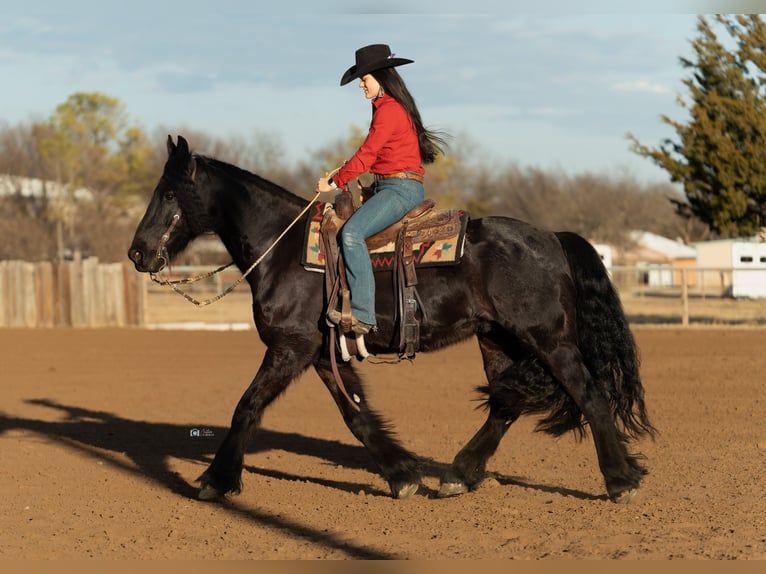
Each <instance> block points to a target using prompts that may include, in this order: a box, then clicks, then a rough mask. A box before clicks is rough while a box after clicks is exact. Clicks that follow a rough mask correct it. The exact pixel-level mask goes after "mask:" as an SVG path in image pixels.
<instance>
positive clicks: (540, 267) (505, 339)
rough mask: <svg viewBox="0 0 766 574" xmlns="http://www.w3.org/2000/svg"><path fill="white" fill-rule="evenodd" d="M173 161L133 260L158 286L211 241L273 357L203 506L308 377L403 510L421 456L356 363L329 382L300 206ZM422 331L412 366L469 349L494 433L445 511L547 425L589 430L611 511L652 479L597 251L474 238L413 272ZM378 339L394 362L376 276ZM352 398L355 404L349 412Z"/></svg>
mask: <svg viewBox="0 0 766 574" xmlns="http://www.w3.org/2000/svg"><path fill="white" fill-rule="evenodd" d="M167 147H168V160H167V162H166V164H165V168H164V171H163V174H162V176H161V178H160V180H159V183H158V184H157V187H156V189H155V190H154V194H153V196H152V198H151V201H150V203H149V205H148V208H147V210H146V213H145V214H144V217H143V219H142V220H141V222H140V224H139V225H138V228H137V229H136V233H135V237H134V238H133V243H132V245H131V247H130V251H129V257H130V259H131V260H132V261H133V263H134V264H135V267H136V269H137V270H138V271H141V272H150V273H156V272H158V271H159V270H160V269H162V268H163V266H164V265H165V264H166V263H167V262H168V261H170V260H171V259H172V257H173V256H175V255H177V254H178V253H179V252H180V251H181V250H182V249H184V247H186V245H187V244H188V243H189V242H190V241H191V240H192V239H194V238H195V237H197V236H198V235H200V234H202V233H211V232H212V233H215V234H217V235H218V236H219V237H220V239H221V241H222V242H223V244H224V245H225V246H226V248H227V250H228V252H229V254H230V255H231V257H232V259H233V261H234V263H235V264H236V265H237V266H238V267H239V268H240V269H241V270H242V271H243V272H245V271H246V270H248V269H249V268H250V267H251V266H252V265H253V264H254V263H255V262H256V261H257V260H258V259H259V258H262V260H261V261H260V263H259V264H258V265H257V266H256V267H254V268H253V270H252V272H251V273H250V274H249V275H248V276H247V281H248V282H249V285H250V289H251V292H252V300H253V318H254V321H255V326H256V328H257V330H258V333H259V335H260V337H261V339H262V340H263V342H264V343H265V345H266V347H267V350H266V353H265V356H264V359H263V362H262V364H261V366H260V368H259V369H258V372H257V374H256V375H255V378H254V379H253V381H252V383H251V384H250V386H249V387H248V389H247V390H246V391H245V393H244V394H243V396H242V398H241V399H240V401H239V403H238V405H237V407H236V410H235V411H234V415H233V417H232V422H231V428H230V429H229V432H228V434H227V435H226V437H225V438H224V440H223V443H222V444H221V445H220V447H219V449H218V452H217V453H216V456H215V459H214V460H213V462H212V463H211V464H210V466H209V467H208V469H207V470H206V471H205V472H204V473H203V474H202V476H201V477H200V478H199V480H200V481H201V484H202V488H201V490H200V492H199V495H200V497H201V498H205V499H209V498H217V497H220V496H223V495H224V494H226V493H231V492H239V491H240V489H241V486H242V483H241V473H242V464H243V456H244V452H245V448H246V442H247V441H248V440H249V439H250V437H251V436H252V435H253V434H254V432H255V430H256V428H257V427H258V425H259V423H260V420H261V417H262V415H263V412H264V409H265V408H266V407H268V406H269V404H270V403H271V402H272V401H273V400H274V399H275V398H276V397H277V396H279V395H280V394H281V393H282V392H283V391H284V390H285V388H287V386H288V385H289V384H290V383H291V382H292V381H293V380H295V379H296V378H297V377H298V376H299V375H300V374H301V373H303V372H304V371H305V370H306V369H308V368H309V367H312V366H313V367H314V369H315V370H316V372H317V373H318V374H319V376H320V378H321V379H322V381H323V382H324V384H325V385H326V386H327V388H328V389H329V391H330V393H331V394H332V396H333V398H334V399H335V402H336V403H337V405H338V408H339V409H340V411H341V414H342V415H343V419H344V420H345V422H346V424H347V425H348V427H349V429H350V430H351V432H352V433H353V435H354V436H355V437H356V438H357V439H358V440H359V441H361V442H362V444H363V445H364V446H365V447H366V448H367V450H368V451H369V453H370V455H371V456H372V458H373V460H374V462H375V463H376V464H377V466H378V468H379V470H380V473H381V475H382V476H383V477H384V478H385V480H386V481H387V482H388V484H389V487H390V489H391V493H392V495H393V496H394V497H397V498H406V497H408V496H410V495H411V494H413V493H414V492H416V491H417V490H418V487H419V485H420V483H421V476H420V471H419V464H418V460H417V458H416V456H415V455H414V454H413V453H411V452H409V451H408V450H406V449H405V448H404V447H403V446H402V445H401V444H400V443H399V442H398V440H397V439H396V437H395V436H394V435H393V433H392V432H391V431H390V430H389V427H388V425H387V424H386V422H385V421H384V419H383V418H382V417H381V416H380V415H379V414H377V413H376V412H375V411H374V410H373V409H372V408H371V407H370V405H369V404H368V402H367V400H366V398H365V391H364V387H363V385H362V381H361V380H360V377H359V375H358V374H357V373H356V371H355V369H354V366H353V364H352V363H351V362H341V363H340V365H339V372H340V375H341V379H342V381H343V382H344V383H345V387H346V389H347V392H348V395H347V394H345V393H344V392H342V389H341V387H340V385H339V383H338V381H337V379H336V377H335V376H334V375H333V372H332V366H331V360H330V350H329V349H330V348H331V347H330V345H329V340H330V329H329V327H328V326H327V323H326V320H325V309H324V295H323V293H324V290H325V287H324V278H323V276H322V275H321V274H319V273H315V272H309V271H306V270H305V269H304V268H303V267H302V266H301V263H300V249H301V246H302V243H303V239H304V230H305V224H306V219H305V218H306V217H308V216H307V215H304V216H303V217H302V220H301V222H300V223H299V224H296V225H294V226H293V227H292V228H290V231H288V232H287V233H286V234H284V235H283V238H282V239H281V241H279V242H278V243H277V244H276V246H275V247H274V248H273V250H272V251H271V252H269V253H268V254H267V255H266V256H265V257H263V254H264V253H265V252H266V251H267V250H268V249H269V248H270V247H271V246H272V244H273V243H274V241H275V239H276V238H277V237H279V236H280V235H282V234H283V232H284V230H285V229H286V228H288V227H289V226H290V224H291V223H292V222H293V221H294V220H295V218H296V217H297V216H298V214H299V213H301V211H302V210H303V209H304V208H305V207H306V205H307V203H308V202H307V201H306V200H305V199H302V198H300V197H298V196H296V195H294V194H292V193H290V192H288V191H287V190H285V189H283V188H281V187H280V186H278V185H276V184H274V183H271V182H269V181H267V180H265V179H263V178H261V177H259V176H257V175H254V174H252V173H250V172H247V171H245V170H242V169H240V168H238V167H235V166H233V165H229V164H226V163H224V162H221V161H218V160H215V159H212V158H209V157H204V156H200V155H196V154H192V153H191V152H190V150H189V146H188V144H187V142H186V140H185V139H184V138H183V137H180V136H179V137H178V142H177V144H175V143H174V142H173V140H172V138H171V137H170V136H168V142H167ZM418 280H419V284H418V291H419V293H420V298H421V299H422V305H423V307H424V311H425V317H427V320H425V321H424V322H423V324H422V325H421V327H420V350H421V351H433V350H436V349H439V348H443V347H445V346H447V345H451V344H454V343H457V342H459V341H462V340H465V339H467V338H468V337H472V336H475V337H476V338H477V340H478V343H479V347H480V349H481V354H482V358H483V362H484V370H485V372H486V376H487V384H486V385H485V386H483V387H481V388H480V390H481V392H482V393H484V395H485V397H486V399H485V401H484V402H485V405H486V406H487V409H488V413H489V415H488V418H487V420H486V422H485V423H484V424H483V425H482V427H481V428H480V429H479V430H478V432H477V433H476V435H475V436H474V437H473V438H472V439H471V440H470V441H469V442H468V443H467V444H466V446H465V447H463V449H462V450H460V452H458V453H457V455H456V456H455V459H454V461H453V463H452V464H451V466H450V467H449V469H448V470H447V471H446V472H445V474H444V475H443V476H442V478H441V484H440V489H439V493H438V494H439V496H451V495H456V494H462V493H464V492H467V491H468V490H470V489H472V488H474V487H476V486H477V485H478V484H479V482H480V481H481V480H482V478H483V476H484V473H485V468H486V464H487V461H488V459H489V458H490V457H491V456H492V455H493V454H494V452H495V450H496V449H497V446H498V444H499V443H500V440H501V439H502V438H503V435H504V434H505V432H506V431H507V430H508V428H509V426H510V425H511V423H513V422H514V421H515V420H516V419H518V418H519V417H520V416H521V415H523V414H535V415H538V416H539V417H540V421H539V424H538V429H539V430H542V431H545V432H548V433H550V434H552V435H555V436H558V435H561V434H563V433H566V432H567V431H574V432H575V433H576V434H578V435H580V436H583V435H584V432H585V426H586V425H588V426H589V427H590V431H591V433H592V435H593V440H594V443H595V447H596V452H597V455H598V461H599V467H600V469H601V472H602V474H603V476H604V480H605V484H606V490H607V493H608V495H609V497H610V498H611V499H612V500H613V501H615V502H618V503H627V502H630V500H631V499H632V498H633V496H634V495H635V494H636V491H637V489H638V487H639V484H640V481H641V479H642V478H643V476H644V475H645V474H646V472H647V471H646V469H645V468H644V467H643V466H642V465H641V464H640V463H639V459H640V455H632V454H630V453H629V452H628V448H627V445H628V443H629V442H630V441H631V440H634V439H637V438H638V437H640V436H642V435H647V434H648V435H653V433H654V428H653V426H652V424H651V423H650V421H649V418H648V416H647V412H646V407H645V402H644V389H643V386H642V384H641V379H640V376H639V360H638V355H637V350H636V346H635V342H634V339H633V336H632V334H631V331H630V329H629V326H628V324H627V320H626V318H625V315H624V313H623V309H622V305H621V302H620V300H619V298H618V296H617V294H616V292H615V291H614V288H613V287H612V284H611V282H610V279H609V277H608V275H607V273H606V270H605V268H604V266H603V264H602V262H601V259H600V258H599V256H598V254H597V253H596V251H595V250H594V249H593V247H592V246H591V245H590V244H589V243H588V242H587V241H586V240H585V239H583V238H582V237H580V236H579V235H576V234H574V233H569V232H564V233H552V232H549V231H543V230H540V229H537V228H535V227H533V226H532V225H529V224H527V223H524V222H522V221H518V220H515V219H510V218H505V217H486V218H483V219H474V220H471V221H470V222H469V225H468V228H467V231H466V239H465V247H464V252H463V257H462V260H461V262H460V263H459V264H458V265H455V266H449V267H431V268H424V269H421V270H419V272H418ZM376 282H377V289H376V293H377V301H376V303H377V313H378V330H377V331H376V332H372V333H370V334H369V335H367V338H366V340H367V349H368V350H369V351H370V352H372V353H374V354H375V353H378V354H383V353H393V352H396V351H397V349H398V346H397V338H398V329H397V325H396V324H395V305H396V301H395V297H394V293H393V290H392V281H391V276H390V271H386V272H380V273H378V274H377V279H376ZM347 396H353V397H354V401H355V402H356V404H354V403H352V402H350V401H349V400H348V399H347Z"/></svg>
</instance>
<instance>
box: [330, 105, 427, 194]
mask: <svg viewBox="0 0 766 574" xmlns="http://www.w3.org/2000/svg"><path fill="white" fill-rule="evenodd" d="M366 171H369V172H371V173H374V174H381V175H385V174H389V173H397V172H400V171H414V172H415V173H419V174H420V175H423V174H424V173H425V170H424V169H423V166H422V165H421V159H420V145H419V144H418V134H417V131H416V130H415V124H414V123H412V120H411V119H410V116H409V114H408V113H407V112H406V111H405V109H404V108H403V107H402V105H401V104H400V103H399V102H397V101H396V100H395V99H394V98H392V97H391V96H389V95H388V94H383V96H382V97H379V98H376V99H374V100H372V123H371V124H370V131H369V133H368V134H367V138H366V139H365V140H364V143H363V144H362V146H361V147H360V148H359V149H358V150H357V152H356V153H355V154H354V155H353V156H351V159H349V160H348V161H347V162H346V163H345V164H343V167H341V168H340V169H339V170H338V172H337V173H336V174H335V175H333V176H332V180H333V182H334V183H335V184H336V185H337V186H338V187H341V188H343V187H345V186H346V184H347V183H348V182H349V181H351V180H352V179H354V178H355V177H358V176H359V175H361V174H363V173H364V172H366Z"/></svg>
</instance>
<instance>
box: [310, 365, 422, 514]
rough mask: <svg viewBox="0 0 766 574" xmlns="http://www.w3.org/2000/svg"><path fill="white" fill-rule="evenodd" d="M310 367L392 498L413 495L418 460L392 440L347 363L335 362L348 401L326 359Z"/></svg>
mask: <svg viewBox="0 0 766 574" xmlns="http://www.w3.org/2000/svg"><path fill="white" fill-rule="evenodd" d="M314 368H315V369H316V371H317V373H318V374H319V376H320V378H321V379H322V382H324V384H325V386H326V387H327V388H328V390H329V391H330V393H331V394H332V397H333V399H335V402H336V404H337V405H338V408H339V409H340V412H341V414H342V415H343V420H344V421H345V423H346V425H347V426H348V428H349V430H350V431H351V433H352V434H353V435H354V436H355V437H356V438H357V440H359V442H361V443H362V444H363V445H364V446H365V447H366V449H367V452H369V453H370V456H371V457H372V459H373V461H374V462H375V464H376V465H377V466H378V469H379V470H380V474H381V475H382V476H383V478H384V479H385V480H386V482H388V486H389V488H390V489H391V494H392V495H393V497H394V498H398V499H405V498H409V497H410V496H411V495H413V494H415V493H416V492H417V490H418V488H419V487H420V482H421V477H420V465H419V463H418V460H417V458H416V457H415V455H414V454H412V453H411V452H410V451H408V450H407V449H405V448H404V447H403V446H402V445H401V444H400V443H399V441H397V440H396V437H395V436H394V435H393V433H392V432H391V431H390V430H388V426H389V425H387V424H386V422H385V421H384V420H383V418H382V417H381V416H380V415H378V414H377V413H376V412H375V411H373V410H372V409H371V408H370V405H369V404H368V403H367V398H366V397H365V394H364V388H363V386H362V380H361V378H360V377H359V375H358V374H357V373H356V371H355V370H354V368H353V367H352V366H351V365H350V364H348V363H342V364H339V365H338V370H339V373H340V375H341V378H342V380H343V385H344V387H345V388H346V391H347V393H348V396H349V397H350V400H349V398H347V397H346V396H345V395H344V394H343V392H342V391H341V390H340V387H339V386H338V382H337V381H336V379H335V376H334V375H333V372H332V368H331V365H330V361H329V359H328V358H323V359H321V360H320V361H318V362H317V363H315V365H314ZM352 402H353V404H352Z"/></svg>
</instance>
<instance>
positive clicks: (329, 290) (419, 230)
mask: <svg viewBox="0 0 766 574" xmlns="http://www.w3.org/2000/svg"><path fill="white" fill-rule="evenodd" d="M365 191H367V190H366V189H364V190H363V192H365ZM434 205H435V203H434V201H433V200H432V199H426V200H425V201H423V202H422V203H420V204H419V205H417V206H415V207H414V208H413V209H412V210H410V211H409V213H407V214H406V215H405V216H404V217H403V218H402V219H401V220H399V221H398V222H396V223H394V224H393V225H391V226H389V227H387V228H386V229H384V230H382V231H380V232H379V233H377V234H375V235H373V236H371V237H369V238H368V239H367V248H368V249H369V250H374V249H377V248H379V247H382V246H385V245H388V244H390V243H393V244H394V245H395V252H394V269H393V279H394V281H393V283H394V284H393V289H394V293H395V296H396V301H397V305H396V316H395V317H394V321H395V323H396V322H398V325H399V354H400V358H410V359H411V358H413V357H414V356H415V353H416V352H417V351H418V350H419V346H420V321H421V319H423V320H425V319H426V316H425V311H424V309H423V305H422V303H421V301H420V296H419V294H418V292H417V289H416V285H417V283H418V279H417V275H416V273H415V261H414V256H413V255H414V252H413V246H414V245H417V244H419V243H422V242H425V241H436V240H439V239H445V238H447V237H449V234H450V232H454V228H455V222H456V220H457V218H458V217H459V216H458V212H457V211H456V210H450V209H434ZM356 209H357V208H356V206H355V205H354V200H353V197H352V195H351V192H349V191H346V190H344V191H341V192H339V193H338V194H336V196H335V198H334V203H333V204H332V207H331V208H328V209H327V210H326V212H325V215H324V218H323V220H322V225H321V232H320V233H321V237H322V249H323V250H324V256H325V260H326V262H325V285H326V295H327V310H328V311H329V310H335V309H339V310H340V312H341V321H340V329H341V331H342V332H343V333H348V332H350V331H351V292H350V290H349V288H348V282H347V279H346V270H345V266H344V262H343V255H342V253H341V252H340V250H339V249H338V232H339V231H340V229H341V227H342V226H343V224H344V223H345V221H346V220H347V219H348V218H349V217H351V215H353V213H354V211H356ZM360 339H362V338H361V337H358V338H356V339H355V340H354V339H346V340H345V341H343V339H342V345H343V344H346V345H348V352H344V353H343V354H344V359H345V360H350V358H351V355H352V354H358V355H361V356H362V357H366V356H367V354H366V349H364V340H363V339H362V340H361V341H360ZM358 344H361V347H362V348H361V349H360V348H359V345H358Z"/></svg>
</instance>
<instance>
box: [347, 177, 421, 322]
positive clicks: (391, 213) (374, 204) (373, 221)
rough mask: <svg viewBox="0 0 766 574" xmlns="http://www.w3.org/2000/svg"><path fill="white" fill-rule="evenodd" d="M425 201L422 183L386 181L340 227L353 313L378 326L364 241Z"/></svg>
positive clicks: (368, 257)
mask: <svg viewBox="0 0 766 574" xmlns="http://www.w3.org/2000/svg"><path fill="white" fill-rule="evenodd" d="M424 198H425V192H424V190H423V184H422V183H421V182H419V181H415V180H414V179H398V178H390V179H383V180H381V181H379V182H378V183H377V187H376V193H375V195H373V196H372V197H371V198H370V199H368V200H367V201H365V202H364V203H363V204H362V205H361V207H360V208H359V209H357V210H356V212H354V215H352V216H351V217H350V218H349V219H348V221H346V223H345V224H344V225H343V227H342V228H341V246H342V249H343V257H344V260H345V264H346V275H347V276H348V287H349V290H350V291H351V314H352V315H353V316H354V317H356V319H357V320H358V321H361V322H362V323H367V324H368V325H376V324H377V321H376V319H375V276H374V275H373V272H372V262H371V261H370V254H369V251H368V250H367V244H366V243H365V240H366V239H367V238H368V237H370V236H371V235H375V234H376V233H377V232H379V231H381V230H383V229H385V228H386V227H388V226H389V225H391V224H392V223H395V222H397V221H399V220H400V219H401V218H402V217H404V216H405V215H406V214H407V212H408V211H410V210H411V209H412V208H413V207H415V206H416V205H418V204H419V203H420V202H421V201H423V199H424Z"/></svg>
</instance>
